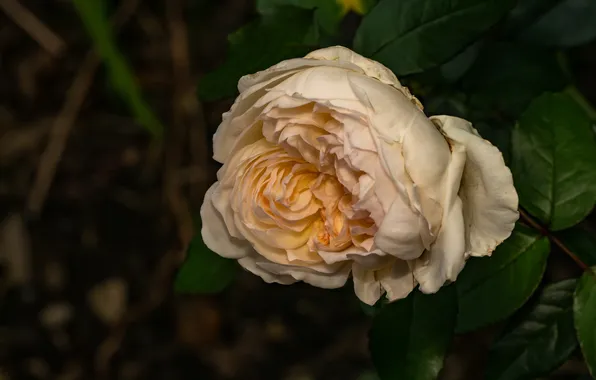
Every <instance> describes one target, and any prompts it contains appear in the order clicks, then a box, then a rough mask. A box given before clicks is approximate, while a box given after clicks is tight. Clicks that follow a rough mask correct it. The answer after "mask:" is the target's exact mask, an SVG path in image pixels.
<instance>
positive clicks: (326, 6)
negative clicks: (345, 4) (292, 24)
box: [257, 0, 344, 34]
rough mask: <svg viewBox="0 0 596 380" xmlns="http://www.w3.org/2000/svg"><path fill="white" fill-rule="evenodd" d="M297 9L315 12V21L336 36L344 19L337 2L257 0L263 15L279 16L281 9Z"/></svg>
mask: <svg viewBox="0 0 596 380" xmlns="http://www.w3.org/2000/svg"><path fill="white" fill-rule="evenodd" d="M287 7H296V8H302V9H307V10H314V11H315V20H316V22H317V23H318V24H319V25H320V26H321V28H322V29H323V30H324V31H325V32H326V33H329V34H335V33H336V32H337V29H338V27H339V23H340V21H341V20H342V18H343V17H344V12H343V9H342V7H341V4H340V3H339V2H338V1H335V0H257V11H258V12H259V13H260V14H262V15H265V16H267V15H275V14H279V11H280V8H286V9H287Z"/></svg>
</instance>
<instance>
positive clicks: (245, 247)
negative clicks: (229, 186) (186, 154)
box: [201, 182, 254, 259]
mask: <svg viewBox="0 0 596 380" xmlns="http://www.w3.org/2000/svg"><path fill="white" fill-rule="evenodd" d="M218 186H219V184H218V182H215V183H214V184H213V185H211V187H210V188H209V190H207V193H206V194H205V199H204V200H203V204H202V205H201V220H202V221H203V227H202V228H201V236H202V237H203V241H204V242H205V245H206V246H207V247H208V248H209V249H210V250H212V251H213V252H215V253H217V254H218V255H220V256H222V257H227V258H229V259H239V258H242V257H245V256H247V255H249V254H251V253H252V252H254V249H253V248H252V246H251V245H250V243H249V242H248V241H246V240H241V239H236V238H234V237H232V236H230V234H229V232H228V229H227V227H226V224H225V222H224V219H223V217H222V215H221V214H220V213H219V212H218V211H217V209H216V208H215V206H214V205H213V200H212V196H213V193H214V192H215V190H216V189H217V187H218Z"/></svg>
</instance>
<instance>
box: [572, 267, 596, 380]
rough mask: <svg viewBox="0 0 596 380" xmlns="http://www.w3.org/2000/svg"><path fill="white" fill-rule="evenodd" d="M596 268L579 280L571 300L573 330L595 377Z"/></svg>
mask: <svg viewBox="0 0 596 380" xmlns="http://www.w3.org/2000/svg"><path fill="white" fill-rule="evenodd" d="M595 273H596V268H592V271H591V272H586V273H584V275H583V276H582V277H581V279H580V280H579V284H578V286H577V289H576V290H575V299H574V302H573V310H574V319H575V330H576V331H577V337H578V339H579V345H580V346H581V348H582V352H583V353H584V358H585V359H586V364H588V368H589V369H590V373H591V374H592V376H594V378H595V379H596V274H595Z"/></svg>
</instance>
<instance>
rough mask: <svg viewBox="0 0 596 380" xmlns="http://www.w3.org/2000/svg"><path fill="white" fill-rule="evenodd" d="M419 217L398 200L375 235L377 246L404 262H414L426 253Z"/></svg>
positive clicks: (394, 202)
mask: <svg viewBox="0 0 596 380" xmlns="http://www.w3.org/2000/svg"><path fill="white" fill-rule="evenodd" d="M420 227H421V226H420V225H419V223H418V216H417V215H415V214H414V213H413V212H412V210H411V209H410V208H409V207H408V206H407V205H406V204H404V202H403V201H402V200H401V199H400V198H396V199H395V200H394V201H393V204H392V205H391V208H390V209H389V212H388V213H387V215H385V219H383V223H381V226H380V227H379V230H378V231H377V233H376V234H375V244H376V245H377V246H378V247H379V248H380V249H381V250H382V251H384V252H386V253H388V254H390V255H392V256H395V257H397V258H400V259H402V260H413V259H416V258H418V257H419V256H420V255H422V252H424V245H423V243H422V238H421V237H420Z"/></svg>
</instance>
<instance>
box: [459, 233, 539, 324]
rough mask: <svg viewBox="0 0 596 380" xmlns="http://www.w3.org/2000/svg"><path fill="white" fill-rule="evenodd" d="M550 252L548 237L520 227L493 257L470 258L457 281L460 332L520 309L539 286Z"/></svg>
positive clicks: (505, 316) (499, 247) (502, 317)
mask: <svg viewBox="0 0 596 380" xmlns="http://www.w3.org/2000/svg"><path fill="white" fill-rule="evenodd" d="M549 252H550V243H549V241H548V239H547V238H545V237H541V236H540V235H538V234H537V233H535V232H534V231H533V230H531V229H529V228H527V227H525V226H522V225H517V226H516V227H515V229H514V231H513V234H512V235H511V237H509V238H508V239H507V240H505V242H503V243H502V244H501V245H499V246H498V247H497V249H496V250H495V252H493V254H492V256H491V257H482V258H472V259H470V261H469V262H468V263H467V264H466V267H465V268H464V270H463V271H462V273H461V274H460V276H459V278H458V279H457V281H456V282H455V284H456V286H457V292H458V297H459V298H458V299H459V313H458V317H457V332H458V333H463V332H468V331H472V330H475V329H477V328H480V327H483V326H486V325H489V324H491V323H494V322H498V321H500V320H502V319H505V318H507V317H508V316H510V315H511V314H513V313H514V312H515V311H516V310H517V309H519V308H520V307H521V306H522V305H523V304H524V303H525V302H526V301H527V300H528V299H529V298H530V296H531V295H532V293H534V291H535V290H536V288H537V287H538V285H539V284H540V281H541V279H542V275H543V274H544V269H545V268H546V261H547V258H548V255H549Z"/></svg>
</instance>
